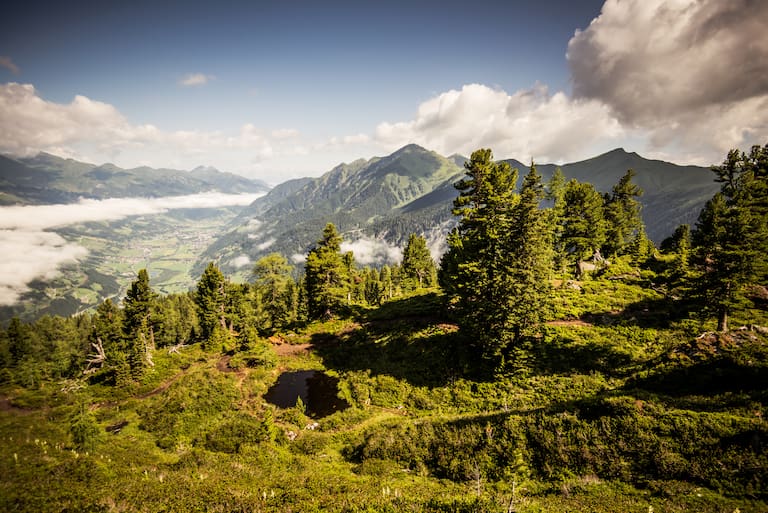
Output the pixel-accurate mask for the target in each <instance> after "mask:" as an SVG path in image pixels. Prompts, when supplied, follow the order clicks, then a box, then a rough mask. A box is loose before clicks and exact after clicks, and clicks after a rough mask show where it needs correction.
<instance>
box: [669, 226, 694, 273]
mask: <svg viewBox="0 0 768 513" xmlns="http://www.w3.org/2000/svg"><path fill="white" fill-rule="evenodd" d="M672 251H674V253H675V260H674V263H673V272H674V274H675V276H677V277H678V278H684V277H685V276H686V275H687V274H688V270H689V263H690V257H691V255H690V253H691V229H690V227H689V226H688V225H687V224H681V225H680V226H678V227H677V228H675V232H674V233H673V234H672Z"/></svg>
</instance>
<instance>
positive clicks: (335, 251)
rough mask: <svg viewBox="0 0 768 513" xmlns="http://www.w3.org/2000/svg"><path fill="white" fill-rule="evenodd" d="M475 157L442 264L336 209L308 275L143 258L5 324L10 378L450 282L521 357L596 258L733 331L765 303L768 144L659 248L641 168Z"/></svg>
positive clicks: (117, 367) (731, 159)
mask: <svg viewBox="0 0 768 513" xmlns="http://www.w3.org/2000/svg"><path fill="white" fill-rule="evenodd" d="M465 167H466V177H465V178H464V179H462V180H461V181H459V182H458V183H457V184H456V188H457V189H458V191H459V196H458V198H457V199H456V200H455V201H454V209H453V213H454V214H455V215H456V216H457V217H458V218H459V223H458V226H457V227H456V228H455V229H454V230H453V231H452V232H451V233H450V234H449V236H448V251H447V253H445V254H444V255H443V257H442V259H441V261H440V266H439V271H438V269H437V267H436V265H435V262H434V261H433V260H432V257H431V255H430V253H429V250H428V248H427V244H426V240H425V239H424V237H421V236H418V235H415V234H411V236H410V237H409V239H408V243H407V244H406V246H405V248H404V251H403V258H402V263H401V264H399V265H392V266H388V265H385V266H383V267H381V268H371V267H359V266H358V265H357V264H356V263H355V258H354V254H353V253H351V252H342V251H341V241H342V239H341V236H340V235H339V233H338V232H337V230H336V227H335V226H334V225H333V224H331V223H329V224H328V225H327V226H326V227H325V229H324V230H323V233H322V236H321V238H320V239H319V240H318V242H317V244H316V245H315V247H314V248H312V249H311V250H310V251H309V253H308V254H307V257H306V262H305V265H304V269H303V271H304V272H303V273H302V274H301V276H299V277H298V278H297V277H295V275H294V274H295V268H294V266H293V265H291V264H290V263H289V262H288V261H287V259H286V258H285V257H284V256H282V255H280V254H271V255H268V256H266V257H264V258H262V259H260V260H259V261H258V262H256V264H255V266H254V268H253V275H252V281H251V283H233V282H231V281H230V280H229V279H227V278H226V277H225V276H224V275H223V274H222V272H221V271H220V270H219V268H218V267H217V266H216V265H215V264H214V263H211V264H209V265H208V267H207V268H206V269H205V271H204V272H203V274H202V276H201V278H200V280H199V281H198V283H197V287H196V289H195V290H194V291H192V292H189V293H186V294H174V295H168V296H158V295H156V294H155V293H154V292H153V291H152V288H151V286H150V282H149V275H148V274H147V272H146V270H142V271H140V272H139V273H138V276H137V278H136V280H135V281H134V282H133V283H132V284H131V287H130V289H129V290H128V292H127V294H126V296H125V298H123V301H122V305H116V304H114V303H113V302H112V301H110V300H106V301H105V302H104V303H103V304H101V305H100V306H99V307H98V308H97V309H96V311H95V313H93V314H87V313H86V314H82V315H78V316H75V317H72V318H69V319H64V318H58V317H43V318H41V319H39V320H38V321H36V322H34V323H30V324H26V323H22V322H21V321H19V320H18V319H13V320H12V321H11V323H10V325H9V326H8V328H7V329H5V330H3V331H2V332H1V333H0V364H1V365H2V372H1V373H0V380H2V382H6V383H7V382H15V383H19V384H21V385H24V386H37V385H39V384H40V383H42V382H43V381H46V380H56V379H62V378H66V377H75V376H79V375H81V374H82V373H83V372H84V371H85V372H86V373H90V374H94V375H104V374H105V373H108V374H109V376H110V377H109V379H110V380H112V381H113V382H114V383H116V384H123V383H132V382H135V381H137V380H140V379H141V376H142V375H143V373H144V372H145V371H146V370H147V369H148V368H150V367H151V366H152V365H153V362H152V352H153V350H155V349H157V348H161V347H169V346H181V345H183V344H190V343H201V344H202V345H203V346H204V347H205V348H206V349H207V350H210V351H217V352H224V353H231V352H235V351H247V350H249V349H252V348H254V347H256V346H257V345H258V344H262V343H263V339H264V337H268V336H270V335H272V334H274V333H275V332H279V331H281V330H287V329H293V328H297V327H299V326H301V325H302V324H304V323H306V322H308V321H311V320H315V319H322V318H329V317H332V316H338V315H345V314H348V313H349V312H350V308H351V307H352V306H354V305H371V306H376V305H380V304H382V303H383V302H385V301H387V300H389V299H392V298H394V297H397V296H400V295H402V294H407V293H409V292H410V291H413V290H416V289H419V288H424V287H434V286H437V285H438V282H439V285H440V286H441V288H442V290H443V291H444V292H445V297H446V299H447V303H446V308H448V309H449V310H450V311H451V317H452V318H453V319H456V321H457V322H458V324H459V325H460V328H461V330H462V331H463V332H464V334H465V335H466V340H467V341H468V344H469V345H470V348H469V349H470V351H472V352H473V353H474V354H477V355H478V356H481V357H483V358H484V359H485V360H486V362H488V363H490V364H491V365H492V366H493V367H494V368H496V369H497V370H508V369H514V366H515V365H518V363H519V362H521V361H524V359H525V358H524V354H523V353H525V352H526V351H528V350H529V349H530V347H531V345H532V344H535V343H537V341H538V340H541V338H540V337H541V328H542V325H543V323H544V322H545V321H546V320H548V319H550V318H551V317H552V315H553V298H554V295H555V294H554V290H553V288H554V286H555V285H559V284H561V283H564V282H566V281H567V280H570V279H572V278H578V279H584V277H585V276H586V275H587V273H590V272H591V273H595V272H597V273H599V272H611V273H612V274H613V275H621V274H622V272H623V271H626V272H625V273H624V274H633V273H635V274H636V273H639V272H640V271H642V269H644V268H646V269H647V268H651V267H652V268H654V272H655V275H656V276H657V277H658V280H659V283H656V285H655V286H661V287H665V288H666V289H667V292H668V294H669V296H670V297H679V298H682V299H683V301H680V308H687V309H688V310H689V311H690V312H691V315H699V316H703V317H709V318H717V321H718V330H720V331H727V329H728V319H729V315H730V314H731V312H733V311H734V310H738V309H743V308H744V307H745V306H748V305H749V304H751V300H752V298H753V297H754V296H755V289H756V288H757V289H760V287H762V288H763V289H764V288H765V283H766V277H767V276H768V256H767V255H768V145H766V146H764V147H759V146H755V147H753V148H752V150H751V151H750V153H742V152H739V151H736V150H734V151H731V152H730V153H729V154H728V156H727V158H726V160H725V161H724V162H723V164H722V165H721V166H717V167H715V168H713V171H714V172H715V175H716V180H717V181H718V182H719V183H721V184H722V187H721V192H720V193H718V194H716V195H715V196H714V197H713V198H712V199H711V200H710V201H709V202H708V203H707V205H706V206H705V208H704V209H703V210H702V212H701V214H700V216H699V219H698V222H697V223H696V225H695V227H694V228H693V229H691V228H690V227H688V226H680V227H678V229H677V230H676V231H675V233H674V234H673V236H672V237H670V238H669V239H667V240H666V241H664V242H663V243H662V244H661V246H660V250H659V249H657V248H655V247H654V245H653V243H652V242H651V241H649V240H648V238H647V237H646V235H645V230H644V227H643V223H642V220H641V217H640V211H641V204H640V201H639V199H638V198H639V197H640V196H641V195H642V190H641V189H640V188H639V187H638V186H637V185H636V184H634V183H633V181H632V179H633V177H634V176H635V174H634V172H633V171H632V170H629V171H627V173H626V174H625V175H624V176H623V177H622V178H621V179H620V180H619V182H618V183H617V184H616V185H614V187H613V188H612V189H611V191H609V192H605V193H601V192H599V191H597V190H596V189H595V188H594V186H593V185H591V184H589V183H581V182H578V181H576V180H570V181H566V180H565V178H564V176H563V175H562V173H561V172H560V171H559V170H558V171H556V172H555V174H554V175H553V176H552V178H551V180H550V181H549V182H547V183H543V182H542V178H541V175H539V174H538V172H537V170H536V166H535V165H531V168H530V172H529V173H528V174H527V175H526V176H525V177H523V179H522V181H521V185H520V186H519V187H518V186H517V183H518V177H517V170H513V169H510V167H509V165H508V164H507V163H505V162H494V161H493V157H492V153H491V151H490V150H487V149H484V150H478V151H476V152H474V153H473V154H472V157H471V159H470V161H469V162H467V163H466V164H465ZM608 270H610V271H608ZM656 271H660V272H658V273H656ZM758 292H759V290H758ZM758 295H759V294H758Z"/></svg>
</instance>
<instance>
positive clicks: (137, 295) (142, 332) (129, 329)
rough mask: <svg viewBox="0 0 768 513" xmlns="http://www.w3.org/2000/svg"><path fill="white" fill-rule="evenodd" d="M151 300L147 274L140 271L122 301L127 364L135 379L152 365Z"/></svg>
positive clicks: (152, 294)
mask: <svg viewBox="0 0 768 513" xmlns="http://www.w3.org/2000/svg"><path fill="white" fill-rule="evenodd" d="M153 299H154V293H153V292H152V288H151V287H150V285H149V274H148V273H147V270H146V269H141V270H140V271H139V273H138V275H137V277H136V280H134V281H133V282H132V283H131V287H130V289H128V292H127V293H126V296H125V299H123V312H124V314H125V316H124V321H123V331H124V333H125V337H126V341H127V346H128V347H127V349H128V363H129V364H130V368H131V375H132V376H133V377H134V378H135V379H138V378H140V377H141V376H142V374H143V373H144V371H145V369H146V368H147V367H149V366H151V365H152V353H151V351H152V350H153V349H154V335H153V332H152V326H151V321H150V315H151V312H152V301H153Z"/></svg>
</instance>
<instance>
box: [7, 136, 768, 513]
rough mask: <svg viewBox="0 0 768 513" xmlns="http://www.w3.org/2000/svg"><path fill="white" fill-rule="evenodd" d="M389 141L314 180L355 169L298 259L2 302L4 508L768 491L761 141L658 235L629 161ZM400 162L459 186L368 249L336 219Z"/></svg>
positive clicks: (445, 504)
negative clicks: (374, 261) (529, 161)
mask: <svg viewBox="0 0 768 513" xmlns="http://www.w3.org/2000/svg"><path fill="white" fill-rule="evenodd" d="M414 152H415V153H414ZM396 155H397V156H396V157H395V158H393V159H391V160H390V161H389V162H385V160H386V159H381V160H377V161H374V162H368V163H362V162H358V163H355V164H353V165H351V166H347V167H340V168H337V169H336V170H335V171H334V173H332V174H331V175H328V176H326V177H324V180H326V181H330V180H333V181H335V182H337V185H339V184H343V183H348V182H349V181H350V180H352V177H356V178H359V177H365V178H366V179H367V180H368V181H367V182H366V183H367V184H368V185H366V186H365V187H362V186H361V187H359V188H358V189H357V191H358V192H357V193H356V194H355V195H349V196H350V197H347V195H342V194H340V195H336V196H324V198H325V199H324V201H325V206H324V207H322V208H325V209H326V210H323V212H325V214H324V216H325V217H327V220H326V221H325V223H323V225H322V226H321V227H320V228H319V229H317V230H316V232H315V233H314V234H313V241H314V242H313V243H312V244H311V245H310V247H309V249H308V251H307V252H306V253H304V257H305V258H304V264H303V266H302V273H301V275H300V276H299V277H298V278H297V277H296V276H295V274H294V272H293V271H294V266H293V265H292V263H291V262H290V261H289V259H288V255H285V254H281V253H279V252H273V253H271V254H268V255H266V256H262V257H261V258H258V259H256V262H255V263H254V265H253V267H252V269H251V272H250V274H249V279H248V281H247V282H246V283H236V282H234V281H233V280H231V279H230V278H228V277H227V275H226V274H225V272H224V271H223V270H222V268H221V267H220V266H219V265H218V264H217V263H216V262H215V261H211V262H209V263H208V264H207V265H206V267H205V269H204V270H202V272H201V273H200V277H199V279H198V280H197V283H196V286H195V288H194V290H193V291H190V292H188V293H177V294H165V295H161V294H158V293H157V291H156V290H154V288H153V286H152V276H151V275H150V273H148V272H147V271H146V270H141V271H139V272H138V273H137V275H136V277H135V279H134V280H133V281H132V283H131V286H130V287H129V289H128V291H127V293H126V294H125V296H124V297H123V298H122V301H121V303H120V304H117V303H116V302H112V301H105V302H104V303H102V304H101V305H100V306H99V308H98V309H97V311H96V312H95V313H93V314H89V313H84V314H81V315H78V316H74V317H68V318H62V317H50V316H46V317H43V318H41V319H39V320H37V321H35V322H33V323H25V322H21V321H19V320H18V319H14V320H12V321H11V322H10V324H9V325H8V326H7V327H6V328H5V329H4V330H3V331H2V333H1V334H0V363H1V364H2V370H0V383H1V384H0V436H1V437H2V438H3V440H4V442H5V443H4V444H1V445H0V458H1V459H2V460H3V461H5V462H6V464H5V465H2V466H0V509H3V510H8V511H43V510H56V511H147V512H150V511H152V512H154V511H276V512H277V511H280V512H289V511H302V512H304V511H345V512H356V511H360V512H362V511H384V512H399V511H428V512H505V511H506V512H510V511H515V512H535V511H553V512H566V511H595V512H615V511H644V512H645V511H677V512H683V511H701V512H722V511H728V512H733V511H740V512H762V511H765V510H766V509H768V487H766V483H767V482H768V455H767V454H768V453H766V451H765V447H766V444H768V424H766V421H765V415H766V404H768V397H767V396H766V393H767V392H766V388H765V383H766V382H768V345H767V344H768V289H767V288H766V286H767V285H768V145H766V146H764V147H757V146H756V147H754V148H752V149H751V151H749V152H739V151H736V150H734V151H732V152H730V153H729V154H728V155H727V156H726V158H725V160H724V162H723V164H722V165H721V166H718V167H716V168H714V170H713V171H714V172H710V178H711V179H713V180H715V181H716V182H715V183H716V189H719V192H716V193H713V195H711V196H710V197H709V198H708V201H707V202H706V204H705V205H704V206H703V208H702V209H701V210H700V212H699V214H698V215H697V217H696V219H695V223H694V224H693V225H687V224H681V225H679V226H677V227H676V228H675V229H674V231H673V232H672V233H671V236H670V237H668V238H666V239H665V240H664V241H662V242H660V243H659V244H654V242H653V241H651V240H650V239H649V238H648V236H647V234H646V227H645V224H644V222H643V217H642V215H641V212H642V210H643V209H642V203H641V200H642V198H644V197H647V196H648V195H649V194H652V192H650V191H647V190H644V188H643V187H642V186H640V184H639V180H638V179H637V177H638V173H636V172H635V171H633V170H624V171H623V172H622V173H621V174H620V175H619V176H618V177H616V179H615V180H613V181H612V182H611V183H610V184H609V185H607V186H603V187H602V190H600V189H598V188H597V187H596V186H595V184H593V183H590V182H587V181H582V180H578V179H575V178H569V177H568V176H567V175H566V174H565V172H564V171H563V172H557V171H554V172H553V173H552V175H551V177H549V178H545V177H544V176H542V175H543V173H541V172H540V171H539V168H538V167H537V166H531V167H530V168H529V169H519V170H515V169H513V168H512V167H511V166H510V165H509V163H508V162H498V161H495V160H494V158H493V155H492V153H491V151H490V150H487V149H484V150H478V151H476V152H474V153H473V154H472V155H471V156H470V158H469V159H467V162H466V164H465V167H464V169H463V170H462V171H461V174H460V175H459V176H458V177H456V178H454V177H452V176H451V175H452V173H453V170H454V167H453V164H452V163H451V162H448V164H447V165H446V164H445V162H447V161H443V160H441V157H439V156H435V155H434V154H431V155H428V156H424V155H423V154H422V153H421V152H419V150H418V149H417V148H413V147H407V148H406V149H405V150H403V152H401V153H400V154H396ZM425 159H426V160H425ZM425 162H426V163H430V162H431V163H435V162H439V163H440V165H441V166H442V165H445V169H444V171H443V174H442V176H445V180H442V181H441V180H433V179H431V178H429V177H432V176H434V175H432V174H430V173H431V172H429V171H428V169H427V168H428V166H426V165H425V167H424V168H423V169H424V173H425V175H428V178H424V177H423V176H420V175H419V174H418V173H416V174H413V173H414V172H415V171H414V170H416V169H418V168H419V165H420V164H423V163H425ZM398 165H402V166H403V167H402V169H408V172H407V173H406V174H405V176H406V178H404V181H407V182H408V184H409V185H408V187H407V188H406V189H407V190H412V191H416V190H419V189H420V190H421V193H420V194H421V195H420V196H418V197H419V198H423V197H424V194H423V192H424V191H425V190H427V189H430V190H431V191H433V193H435V194H437V192H434V191H438V190H440V188H441V187H442V184H444V183H446V182H447V181H449V180H452V183H454V191H453V196H454V199H453V201H452V202H451V204H450V206H449V208H450V210H451V215H452V217H453V218H454V221H453V223H452V224H453V226H454V228H453V229H452V230H451V232H450V234H449V235H448V237H447V251H446V252H445V254H444V255H443V257H442V259H441V261H440V262H435V261H434V260H433V259H432V257H431V255H430V252H429V247H428V241H427V239H426V238H425V237H424V236H423V235H422V234H419V233H411V234H409V235H408V236H407V237H406V238H405V244H404V248H403V251H402V259H401V262H400V263H398V264H393V265H383V266H380V267H373V266H363V265H360V264H359V263H358V262H356V259H355V254H354V253H353V252H351V251H344V250H343V249H342V244H343V240H344V236H345V234H344V233H342V231H341V230H339V229H338V226H336V225H335V223H333V222H331V220H332V219H337V218H336V217H334V216H337V215H339V211H338V208H337V206H338V204H340V203H344V204H345V205H357V210H356V209H351V210H350V211H349V212H352V213H354V214H355V215H356V216H359V219H362V216H363V215H364V214H366V213H367V214H368V215H370V214H371V213H372V209H373V206H374V205H376V204H378V203H377V202H379V201H384V200H383V198H389V199H388V200H387V201H388V202H389V203H388V204H389V205H390V207H397V208H403V207H405V206H406V205H408V203H409V202H412V201H413V200H414V199H413V198H414V197H416V196H417V194H416V192H413V194H411V195H402V194H401V193H402V191H403V189H401V188H397V189H391V188H390V189H388V190H389V191H390V193H391V194H389V195H384V196H382V195H381V194H379V192H380V191H381V190H382V187H384V188H386V186H387V185H388V184H392V183H393V181H394V180H395V178H393V176H401V175H397V173H395V174H394V175H393V174H392V173H393V171H392V170H393V169H396V168H397V166H398ZM384 170H386V172H385V171H384ZM293 186H296V187H295V188H296V189H298V190H300V191H304V193H305V196H306V195H307V194H309V193H310V191H315V193H316V194H318V195H320V194H321V191H322V190H323V187H320V186H319V182H307V183H304V184H302V183H294V184H293V185H292V186H291V187H293ZM313 187H316V189H313ZM372 190H374V191H377V193H376V194H368V193H367V192H366V191H372ZM283 193H284V195H285V199H282V200H281V201H278V202H275V203H273V206H271V207H270V209H274V208H283V207H285V205H286V203H284V202H285V201H298V198H297V197H294V196H293V195H292V194H291V193H290V191H288V190H285V191H283ZM291 198H293V199H291ZM315 199H316V200H317V201H321V196H316V198H315ZM318 208H320V207H318ZM291 212H294V211H293V210H291V209H287V210H285V211H284V212H283V215H284V216H286V217H287V216H289V215H298V214H291ZM350 215H351V214H350ZM293 222H294V223H299V222H300V220H299V218H295V219H294V220H293ZM302 226H303V228H302V229H308V228H309V226H310V224H304V225H302ZM273 236H274V237H276V238H277V237H279V234H278V233H276V232H275V233H273ZM275 247H277V242H275ZM291 383H292V384H291ZM51 476H54V477H55V479H51Z"/></svg>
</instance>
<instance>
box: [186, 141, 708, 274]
mask: <svg viewBox="0 0 768 513" xmlns="http://www.w3.org/2000/svg"><path fill="white" fill-rule="evenodd" d="M466 160H468V159H466V157H463V156H462V155H458V154H454V155H451V156H450V157H443V156H441V155H439V154H437V153H436V152H434V151H431V150H428V149H425V148H423V147H421V146H418V145H416V144H409V145H406V146H404V147H402V148H400V149H398V150H397V151H395V152H393V153H392V154H390V155H386V156H383V157H374V158H372V159H369V160H363V159H358V160H355V161H352V162H350V163H341V164H339V165H337V166H335V167H334V168H333V169H331V170H330V171H328V172H327V173H325V174H323V175H321V176H319V177H317V178H308V179H305V180H306V181H305V182H303V183H302V184H301V186H300V187H296V188H295V190H292V191H290V192H286V191H283V194H282V196H281V197H280V198H276V197H273V196H272V194H273V193H272V192H270V193H268V194H267V195H265V196H264V197H262V198H259V199H257V200H256V201H255V202H254V203H253V204H252V205H251V206H249V207H248V208H247V209H246V210H245V211H244V212H243V213H241V215H240V216H239V217H238V219H237V220H236V221H234V222H233V224H231V225H230V232H229V233H227V234H225V235H223V236H222V237H221V238H220V239H219V240H217V241H216V242H215V243H214V244H212V245H211V246H210V247H209V248H208V250H206V252H205V253H204V254H203V258H202V260H201V262H200V263H199V264H198V267H199V266H200V265H202V261H204V260H208V261H210V260H218V261H219V262H222V263H224V267H225V268H227V266H226V262H228V261H232V260H234V259H235V258H236V257H238V256H242V255H247V256H248V257H250V258H251V259H257V258H258V257H259V256H262V255H264V254H266V253H267V252H272V251H278V252H281V253H283V254H285V255H286V256H291V255H294V256H295V257H296V258H297V259H298V257H299V256H300V255H303V254H305V253H306V251H307V250H308V249H309V248H310V247H311V246H312V245H313V244H314V243H315V241H316V239H317V238H318V236H319V234H320V233H321V231H322V227H323V226H324V225H325V224H326V223H327V222H333V223H334V224H336V226H337V228H338V229H339V231H340V232H341V233H342V234H346V235H347V236H348V237H352V238H373V239H377V240H379V241H380V242H382V243H386V244H389V245H395V246H401V245H402V244H403V243H404V241H405V240H406V239H407V237H408V234H409V233H411V232H414V233H419V234H422V235H425V236H427V237H428V240H429V239H430V238H431V239H432V240H430V244H431V245H432V246H433V247H436V246H438V245H439V244H440V241H439V240H438V239H439V238H440V237H444V236H445V234H446V232H447V231H448V230H449V229H450V227H451V226H453V224H455V217H454V216H453V215H452V214H451V208H452V200H453V199H454V198H455V197H456V195H457V191H456V189H455V187H454V186H453V185H454V183H455V182H456V181H457V180H459V179H460V178H461V177H463V176H464V175H465V169H464V168H463V165H461V164H463V163H464V162H465V161H466ZM504 161H505V162H508V163H509V164H510V166H511V167H513V168H517V169H518V170H519V173H518V180H520V179H522V176H523V175H524V174H525V173H527V172H528V170H529V167H528V166H527V165H525V164H523V163H521V162H520V161H518V160H515V159H506V160H504ZM536 167H537V169H538V170H539V172H540V173H541V174H542V176H543V178H544V180H548V179H549V178H550V177H551V176H552V174H553V173H554V171H555V169H557V168H560V169H561V170H562V172H563V174H564V175H565V177H566V179H571V178H575V179H577V180H579V181H582V182H590V183H592V184H593V185H595V187H596V188H597V189H598V190H599V191H601V192H606V193H607V192H610V190H611V188H612V187H613V185H615V184H616V183H618V181H619V180H620V178H621V177H622V176H623V175H624V174H625V173H626V171H627V170H628V169H633V170H634V171H635V172H636V177H635V183H637V184H638V185H639V186H640V187H641V188H642V189H643V190H644V195H643V196H642V197H641V198H640V200H641V203H642V204H643V207H644V209H643V219H644V221H645V224H646V229H647V231H648V234H649V237H650V238H651V239H652V240H654V241H655V242H656V243H657V244H658V243H660V242H661V241H662V240H663V239H664V238H665V237H667V236H669V235H671V233H672V231H673V230H674V229H675V227H677V226H678V225H679V224H682V223H688V224H692V223H693V222H695V220H696V217H697V216H698V213H699V211H700V209H701V207H702V206H703V205H704V203H705V202H706V201H707V200H708V199H709V198H711V196H712V195H713V194H714V193H715V192H716V191H717V190H718V189H719V187H718V185H717V184H716V183H715V182H714V180H713V175H712V173H711V172H710V171H709V169H708V168H704V167H700V166H680V165H677V164H673V163H670V162H665V161H661V160H651V159H646V158H644V157H642V156H640V155H639V154H637V153H635V152H627V151H626V150H625V149H623V148H616V149H614V150H611V151H608V152H605V153H603V154H600V155H597V156H595V157H592V158H590V159H585V160H582V161H577V162H571V163H566V164H562V165H556V164H536ZM277 191H278V188H275V189H274V190H273V192H274V193H275V194H277ZM438 252H439V251H438ZM227 270H229V271H235V269H234V268H231V269H227Z"/></svg>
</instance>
